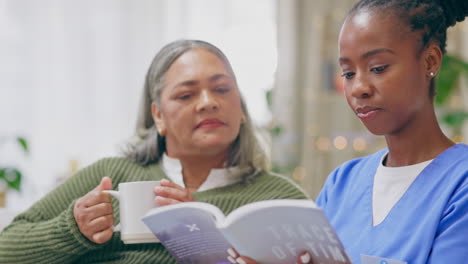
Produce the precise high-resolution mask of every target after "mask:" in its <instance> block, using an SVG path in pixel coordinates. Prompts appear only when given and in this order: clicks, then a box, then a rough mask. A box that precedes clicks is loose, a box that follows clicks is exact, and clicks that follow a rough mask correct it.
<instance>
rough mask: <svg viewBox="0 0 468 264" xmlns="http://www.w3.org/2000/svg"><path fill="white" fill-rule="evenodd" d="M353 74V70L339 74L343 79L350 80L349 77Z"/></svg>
mask: <svg viewBox="0 0 468 264" xmlns="http://www.w3.org/2000/svg"><path fill="white" fill-rule="evenodd" d="M354 75H355V73H354V72H345V73H343V74H341V77H345V79H348V80H350V79H352V78H353V76H354Z"/></svg>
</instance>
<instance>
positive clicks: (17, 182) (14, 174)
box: [4, 169, 23, 191]
mask: <svg viewBox="0 0 468 264" xmlns="http://www.w3.org/2000/svg"><path fill="white" fill-rule="evenodd" d="M22 177H23V175H22V174H21V172H20V171H19V170H17V169H8V170H6V171H5V177H4V179H5V181H6V182H7V184H8V187H10V188H11V189H14V190H17V191H19V190H20V187H21V179H22Z"/></svg>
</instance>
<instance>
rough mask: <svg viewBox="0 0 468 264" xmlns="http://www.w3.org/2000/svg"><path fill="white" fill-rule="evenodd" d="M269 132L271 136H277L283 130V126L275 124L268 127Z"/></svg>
mask: <svg viewBox="0 0 468 264" xmlns="http://www.w3.org/2000/svg"><path fill="white" fill-rule="evenodd" d="M270 132H271V134H272V135H273V136H279V135H280V134H281V133H282V132H283V128H282V127H280V126H275V127H273V128H271V129H270Z"/></svg>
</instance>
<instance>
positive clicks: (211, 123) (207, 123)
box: [196, 119, 225, 128]
mask: <svg viewBox="0 0 468 264" xmlns="http://www.w3.org/2000/svg"><path fill="white" fill-rule="evenodd" d="M224 125H225V123H224V122H222V121H221V120H219V119H206V120H203V121H202V122H200V123H198V125H197V126H196V128H216V127H220V126H224Z"/></svg>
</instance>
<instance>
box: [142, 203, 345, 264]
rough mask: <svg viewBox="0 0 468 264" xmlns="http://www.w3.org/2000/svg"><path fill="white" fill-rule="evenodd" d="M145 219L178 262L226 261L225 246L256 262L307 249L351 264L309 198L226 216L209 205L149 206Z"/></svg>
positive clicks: (283, 260) (276, 263) (287, 258)
mask: <svg viewBox="0 0 468 264" xmlns="http://www.w3.org/2000/svg"><path fill="white" fill-rule="evenodd" d="M143 222H144V223H145V224H146V225H147V226H148V227H149V228H150V229H151V231H152V232H153V233H154V234H155V235H156V236H157V237H158V238H159V239H160V240H161V243H162V244H163V245H164V246H165V247H166V249H167V250H168V251H169V252H170V253H171V254H172V255H173V256H174V257H175V258H176V259H177V262H178V263H181V264H193V263H203V264H209V263H213V264H218V263H229V262H228V261H229V260H228V255H227V254H226V252H227V250H228V249H229V248H235V249H236V250H237V251H238V252H239V254H240V255H243V256H248V257H250V258H252V259H255V261H258V262H260V263H269V264H287V263H296V262H297V258H298V256H299V255H300V254H301V253H304V252H306V251H307V252H310V256H311V259H312V260H313V261H314V262H317V263H330V264H346V263H350V261H349V259H348V257H347V255H346V252H345V250H344V248H343V246H342V244H341V242H340V241H339V239H338V237H337V236H336V234H335V232H334V230H333V228H332V227H331V225H330V224H329V223H328V220H327V218H326V217H325V215H324V214H323V212H322V210H321V209H319V208H317V207H316V206H315V204H314V202H312V201H310V200H269V201H260V202H255V203H250V204H247V205H244V206H242V207H240V208H237V209H236V210H234V211H232V212H231V213H230V214H229V215H228V216H225V215H224V214H223V212H221V210H220V209H219V208H217V207H216V206H214V205H211V204H207V203H202V202H188V203H180V204H176V205H170V206H164V207H159V208H155V209H152V210H151V211H149V212H148V214H147V215H146V216H145V217H143ZM246 263H248V262H246ZM254 263H255V262H254Z"/></svg>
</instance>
